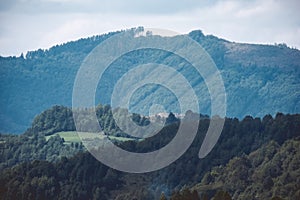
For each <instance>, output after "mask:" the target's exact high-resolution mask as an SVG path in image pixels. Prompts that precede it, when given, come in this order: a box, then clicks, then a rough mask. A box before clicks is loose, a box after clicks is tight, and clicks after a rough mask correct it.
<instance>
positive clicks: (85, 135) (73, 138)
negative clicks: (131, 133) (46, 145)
mask: <svg viewBox="0 0 300 200" xmlns="http://www.w3.org/2000/svg"><path fill="white" fill-rule="evenodd" d="M80 134H81V137H82V139H94V138H99V139H104V138H106V137H107V138H109V139H111V140H117V141H121V142H124V141H129V140H134V139H132V138H126V137H115V136H105V135H101V134H99V133H90V132H80ZM55 135H59V136H60V137H61V138H63V139H64V140H65V144H71V143H72V142H73V143H79V142H81V139H80V137H79V135H78V133H77V132H76V131H63V132H58V133H54V134H53V135H49V136H46V140H49V138H51V137H53V136H55Z"/></svg>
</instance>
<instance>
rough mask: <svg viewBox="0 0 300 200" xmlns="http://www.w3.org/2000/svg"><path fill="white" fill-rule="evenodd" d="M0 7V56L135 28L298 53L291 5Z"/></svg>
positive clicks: (22, 3) (49, 1) (137, 1)
mask: <svg viewBox="0 0 300 200" xmlns="http://www.w3.org/2000/svg"><path fill="white" fill-rule="evenodd" d="M2 1H3V0H2ZM5 2H6V3H5ZM3 5H4V6H2V7H1V10H0V25H1V26H0V27H1V32H0V55H19V54H20V53H21V52H24V53H25V52H26V51H28V50H34V49H38V48H49V47H51V46H52V45H55V44H59V43H63V42H66V41H70V40H75V39H79V38H82V37H87V36H91V35H98V34H101V33H105V32H109V31H114V30H120V29H127V28H131V27H137V26H145V27H153V28H165V29H170V30H174V31H177V32H181V33H187V32H189V31H191V30H193V29H201V30H203V32H204V33H206V34H214V35H216V36H218V37H222V38H225V39H228V40H231V41H236V42H248V43H267V44H274V43H275V42H276V43H281V42H285V43H287V44H288V45H289V46H293V47H298V48H300V41H299V39H298V38H300V31H299V30H300V16H299V15H300V14H299V12H298V8H300V3H299V1H297V0H286V1H278V0H265V1H259V0H252V1H241V0H240V1H234V0H229V1H228V0H226V1H225V0H218V1H217V0H215V1H209V0H205V1H199V0H186V1H177V2H176V3H175V2H174V1H172V0H152V1H145V0H127V1H124V0H102V1H98V0H75V1H73V0H72V1H71V0H15V1H8V0H7V1H5V0H4V4H3Z"/></svg>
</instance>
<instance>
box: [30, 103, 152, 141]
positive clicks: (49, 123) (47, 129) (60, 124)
mask: <svg viewBox="0 0 300 200" xmlns="http://www.w3.org/2000/svg"><path fill="white" fill-rule="evenodd" d="M79 112H80V116H79V117H82V119H80V120H78V121H80V123H82V124H84V123H89V121H90V118H91V115H92V114H93V113H94V112H96V116H97V119H98V122H99V125H100V126H101V128H102V129H103V130H104V132H105V133H106V134H107V135H111V136H125V137H129V135H128V134H126V133H124V132H123V131H122V130H121V129H120V128H119V127H118V126H117V124H116V122H115V120H114V118H113V114H112V108H111V107H110V106H109V105H101V104H100V105H98V106H97V107H96V108H95V110H93V109H82V110H80V111H79ZM132 120H133V121H134V122H135V123H136V124H137V125H140V126H144V125H147V124H149V119H148V118H145V117H143V116H140V115H139V114H135V113H133V114H132ZM77 125H78V124H77ZM79 126H80V124H79ZM61 131H76V127H75V124H74V120H73V113H72V109H71V108H68V107H64V106H53V107H52V108H50V109H48V110H46V111H44V112H42V113H41V114H39V115H37V116H36V117H35V118H34V120H33V123H32V125H31V127H30V128H29V129H28V130H27V131H26V133H25V134H26V135H34V134H42V135H44V136H49V135H52V134H54V133H57V132H61ZM91 131H92V130H91Z"/></svg>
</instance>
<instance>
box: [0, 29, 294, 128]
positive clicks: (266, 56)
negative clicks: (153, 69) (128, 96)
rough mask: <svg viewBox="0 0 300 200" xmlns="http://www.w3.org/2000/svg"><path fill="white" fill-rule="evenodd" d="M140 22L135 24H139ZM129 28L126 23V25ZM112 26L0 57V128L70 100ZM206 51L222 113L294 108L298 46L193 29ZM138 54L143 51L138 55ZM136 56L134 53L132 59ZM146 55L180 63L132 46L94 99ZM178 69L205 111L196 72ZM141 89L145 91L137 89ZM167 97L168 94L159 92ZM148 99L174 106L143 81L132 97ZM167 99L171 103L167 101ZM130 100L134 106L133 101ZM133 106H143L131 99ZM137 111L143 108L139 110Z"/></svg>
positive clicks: (101, 99) (102, 98) (22, 123)
mask: <svg viewBox="0 0 300 200" xmlns="http://www.w3.org/2000/svg"><path fill="white" fill-rule="evenodd" d="M140 28H141V27H140ZM132 30H135V29H129V30H127V31H132ZM116 33H118V32H111V33H107V34H103V35H99V36H92V37H89V38H85V39H79V40H77V41H72V42H67V43H65V44H61V45H56V46H54V47H52V48H50V49H48V50H41V49H39V50H36V51H30V52H28V53H27V54H26V55H25V56H23V55H21V56H20V57H0V76H1V86H0V88H1V98H0V121H1V122H0V132H10V133H21V132H24V131H25V130H26V127H29V125H30V123H31V122H32V120H33V118H34V117H35V115H37V114H38V113H40V112H42V111H43V110H45V109H47V108H50V107H51V106H53V105H64V106H71V98H72V88H73V83H74V79H75V76H76V73H77V70H78V69H79V67H80V65H81V63H82V61H83V59H84V58H85V57H86V56H87V55H88V53H89V52H90V51H91V50H92V49H93V48H95V47H96V46H97V45H98V44H100V43H101V42H102V41H104V40H105V39H107V38H109V37H111V36H112V35H114V34H116ZM188 36H189V37H191V38H192V39H194V40H195V41H197V42H198V43H199V44H201V45H202V47H203V48H204V49H205V50H206V51H207V52H208V53H209V54H210V56H211V57H212V59H213V60H214V62H215V63H216V66H217V67H218V68H219V70H220V72H221V75H222V77H223V81H224V84H225V89H226V93H227V116H229V117H239V118H241V117H244V116H246V115H252V116H260V117H261V116H264V115H265V114H269V113H270V114H272V115H274V114H275V113H277V112H283V113H299V112H300V91H299V88H300V51H299V50H297V49H292V48H289V47H287V46H286V45H284V44H280V45H258V44H240V43H234V42H229V41H226V40H224V39H220V38H217V37H215V36H212V35H204V34H203V33H202V31H199V30H196V31H192V32H190V33H189V34H188ZM142 55H143V56H144V57H143V56H142ZM137 58H138V59H137ZM147 61H156V62H162V63H164V64H166V65H173V66H174V65H184V66H185V64H184V63H183V61H182V59H179V58H176V57H174V56H173V57H172V56H171V57H170V56H169V55H166V54H165V53H164V52H157V53H156V54H154V53H153V52H151V51H148V52H144V53H143V54H141V52H134V53H132V54H131V55H129V56H128V57H125V58H124V59H120V60H117V61H116V62H115V63H114V64H113V66H111V67H112V68H111V70H110V71H107V74H106V75H107V76H106V77H104V78H105V79H104V81H105V82H106V83H107V84H105V85H99V86H98V90H97V99H96V101H97V103H102V104H109V103H110V99H109V95H108V96H106V95H100V94H109V91H111V89H112V88H113V84H114V83H115V81H116V80H114V79H113V78H109V77H112V76H111V75H112V74H119V73H123V72H124V70H125V69H126V67H128V66H136V65H139V64H140V63H143V62H147ZM184 69H185V70H184V71H182V73H183V74H184V75H185V76H186V77H187V78H188V79H189V80H192V85H193V88H194V89H195V91H196V92H197V94H199V97H198V98H199V101H200V104H201V106H200V107H201V110H200V112H201V113H203V114H208V115H209V114H210V97H209V93H208V90H207V88H206V85H205V84H204V82H203V80H202V78H201V77H197V76H195V74H194V73H193V71H190V70H187V69H188V67H186V68H184ZM145 91H148V92H147V94H148V93H149V94H153V95H150V96H147V95H146V96H145V95H141V94H143V93H144V92H145ZM165 97H168V98H165ZM134 98H135V99H136V100H137V101H138V102H143V104H144V105H149V104H150V103H151V101H154V103H157V102H162V99H164V100H165V102H167V103H168V102H169V104H168V106H167V108H166V109H167V110H166V111H167V112H169V111H172V112H174V113H176V112H178V110H176V106H177V104H176V103H174V96H172V95H170V94H168V93H167V91H164V90H163V89H161V88H157V87H148V88H141V90H140V91H139V92H138V93H137V94H136V96H135V97H134ZM171 102H172V103H171ZM135 105H136V106H135ZM132 106H133V107H132V109H133V110H143V109H144V110H146V109H147V106H146V107H145V108H141V107H138V104H134V103H133V104H132ZM141 114H143V113H141Z"/></svg>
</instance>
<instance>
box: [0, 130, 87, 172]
mask: <svg viewBox="0 0 300 200" xmlns="http://www.w3.org/2000/svg"><path fill="white" fill-rule="evenodd" d="M83 150H84V147H83V145H82V144H78V145H73V146H71V145H65V144H64V140H63V138H60V137H59V136H58V135H57V136H53V137H50V138H49V139H48V140H46V138H45V136H43V135H39V134H34V135H32V136H28V135H24V134H23V135H4V134H0V155H1V156H0V170H3V169H5V168H7V167H12V166H15V165H17V164H19V163H22V162H31V161H33V160H47V161H50V162H57V161H59V160H60V159H61V158H62V157H64V156H65V157H71V156H73V155H75V154H76V153H78V152H80V151H83Z"/></svg>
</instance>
